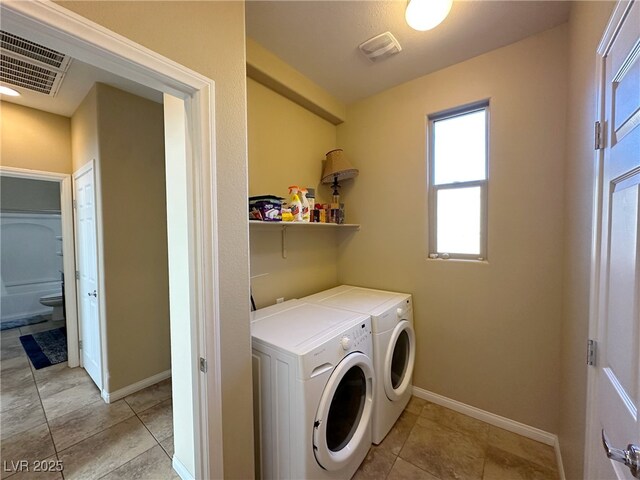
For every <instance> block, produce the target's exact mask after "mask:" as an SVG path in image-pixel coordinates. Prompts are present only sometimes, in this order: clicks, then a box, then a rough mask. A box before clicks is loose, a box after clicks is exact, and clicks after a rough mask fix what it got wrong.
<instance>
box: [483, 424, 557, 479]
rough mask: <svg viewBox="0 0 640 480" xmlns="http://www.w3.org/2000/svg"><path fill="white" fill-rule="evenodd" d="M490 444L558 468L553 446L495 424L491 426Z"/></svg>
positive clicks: (543, 464) (539, 463)
mask: <svg viewBox="0 0 640 480" xmlns="http://www.w3.org/2000/svg"><path fill="white" fill-rule="evenodd" d="M488 442H489V445H491V446H492V447H496V448H499V449H500V450H504V451H505V452H509V453H512V454H514V455H518V456H519V457H522V458H524V459H526V460H529V461H531V462H533V463H537V464H538V465H540V466H542V467H545V468H550V469H553V470H557V468H558V467H557V462H556V453H555V450H554V449H553V447H551V446H549V445H545V444H544V443H540V442H536V441H535V440H531V439H530V438H526V437H523V436H520V435H517V434H515V433H512V432H508V431H507V430H503V429H501V428H498V427H494V426H493V425H492V426H491V427H490V428H489V440H488Z"/></svg>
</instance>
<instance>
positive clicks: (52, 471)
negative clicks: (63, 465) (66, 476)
mask: <svg viewBox="0 0 640 480" xmlns="http://www.w3.org/2000/svg"><path fill="white" fill-rule="evenodd" d="M57 462H58V457H57V456H55V455H54V456H52V457H49V458H47V459H46V460H44V461H42V462H41V463H37V464H36V463H33V464H31V465H29V469H28V470H26V469H25V470H23V471H20V472H18V473H16V474H15V475H12V476H11V477H9V478H11V480H61V479H62V478H63V477H62V474H61V473H60V472H59V471H57V469H59V464H58V463H57Z"/></svg>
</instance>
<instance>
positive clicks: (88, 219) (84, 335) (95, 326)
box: [73, 162, 102, 389]
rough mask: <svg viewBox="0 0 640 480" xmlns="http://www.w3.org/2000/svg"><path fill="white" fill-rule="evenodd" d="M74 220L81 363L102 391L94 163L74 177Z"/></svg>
mask: <svg viewBox="0 0 640 480" xmlns="http://www.w3.org/2000/svg"><path fill="white" fill-rule="evenodd" d="M73 180H74V197H75V206H76V209H75V214H76V215H75V219H76V265H77V268H78V272H79V275H78V289H77V291H78V313H79V325H80V340H81V342H82V343H81V349H80V361H81V365H82V367H83V368H84V369H85V370H86V371H87V373H88V374H89V376H90V377H91V378H92V379H93V381H94V382H95V384H96V385H97V386H98V388H99V389H102V356H101V344H100V309H99V307H98V290H99V289H98V247H97V230H96V227H97V226H96V195H95V175H94V167H93V162H91V163H89V164H87V165H86V166H85V167H82V168H81V169H80V170H78V171H77V172H76V173H74V175H73Z"/></svg>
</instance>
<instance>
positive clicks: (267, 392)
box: [251, 300, 375, 480]
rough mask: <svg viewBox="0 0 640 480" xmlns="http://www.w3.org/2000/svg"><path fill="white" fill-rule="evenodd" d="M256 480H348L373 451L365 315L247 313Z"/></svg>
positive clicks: (304, 309) (293, 308) (325, 309)
mask: <svg viewBox="0 0 640 480" xmlns="http://www.w3.org/2000/svg"><path fill="white" fill-rule="evenodd" d="M251 336H252V355H253V379H254V414H255V420H254V422H255V427H256V433H255V439H256V453H257V458H256V470H257V472H258V475H257V477H258V478H263V479H302V478H304V479H336V480H339V479H345V480H346V479H349V478H351V477H352V476H353V474H354V473H355V472H356V470H357V469H358V467H359V465H360V464H361V463H362V461H363V460H364V458H365V457H366V455H367V452H368V451H369V448H370V447H371V416H372V413H373V395H374V388H375V381H374V376H373V361H372V349H373V346H372V340H371V319H370V316H369V315H366V314H360V313H356V312H350V311H347V310H343V309H337V308H332V307H329V306H324V305H317V304H311V303H307V302H303V301H300V300H290V301H288V302H284V303H281V304H278V305H273V306H271V307H267V308H264V309H261V310H257V311H255V312H252V318H251Z"/></svg>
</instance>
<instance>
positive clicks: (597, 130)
mask: <svg viewBox="0 0 640 480" xmlns="http://www.w3.org/2000/svg"><path fill="white" fill-rule="evenodd" d="M593 136H594V141H593V148H594V150H600V149H602V148H604V145H603V142H602V124H601V123H600V122H596V123H595V126H594V131H593Z"/></svg>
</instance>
